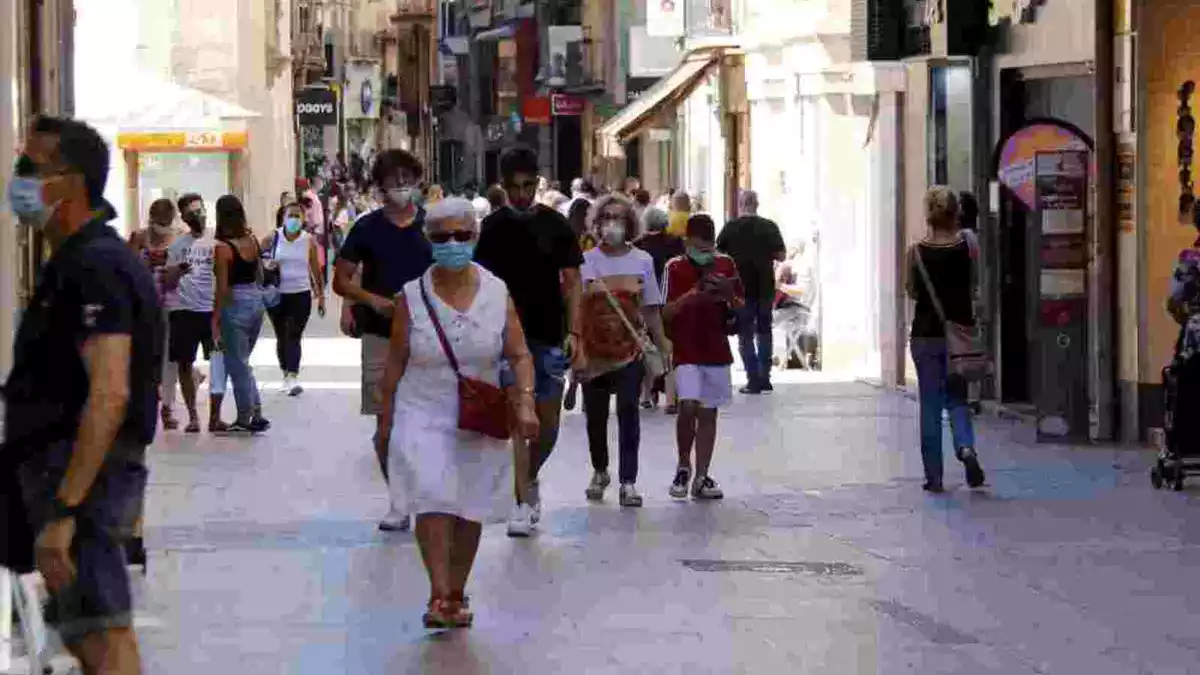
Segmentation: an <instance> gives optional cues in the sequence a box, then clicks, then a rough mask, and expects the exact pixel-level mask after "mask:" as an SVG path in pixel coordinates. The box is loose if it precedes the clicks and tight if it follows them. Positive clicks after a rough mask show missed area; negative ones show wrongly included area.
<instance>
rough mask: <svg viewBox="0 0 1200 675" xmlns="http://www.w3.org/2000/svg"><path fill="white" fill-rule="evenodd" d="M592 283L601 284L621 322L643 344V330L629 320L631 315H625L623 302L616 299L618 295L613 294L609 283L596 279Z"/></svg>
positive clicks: (605, 295)
mask: <svg viewBox="0 0 1200 675" xmlns="http://www.w3.org/2000/svg"><path fill="white" fill-rule="evenodd" d="M592 283H594V284H599V285H600V290H601V291H603V292H604V297H605V298H607V299H608V304H609V305H610V306H612V308H613V310H614V311H616V313H617V316H618V317H620V319H621V323H623V324H625V330H627V331H629V334H630V335H632V336H633V339H634V340H635V341H636V342H637V343H638V344H639V345H640V344H643V343H644V342H645V339H644V338H643V337H642V334H641V332H639V331H638V329H637V328H635V327H634V325H633V322H632V321H630V320H629V317H627V316H625V310H624V309H623V308H622V307H621V303H620V302H619V301H618V300H617V299H616V297H614V296H613V294H612V291H610V290H608V285H607V284H605V283H604V280H603V279H594V280H592Z"/></svg>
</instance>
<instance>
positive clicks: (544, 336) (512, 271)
mask: <svg viewBox="0 0 1200 675" xmlns="http://www.w3.org/2000/svg"><path fill="white" fill-rule="evenodd" d="M500 176H501V180H502V181H503V183H504V190H505V191H506V192H507V193H508V206H507V207H504V208H501V209H497V210H496V211H495V212H494V213H492V214H491V215H490V216H488V217H487V218H485V219H484V221H483V225H482V226H481V228H480V232H479V243H478V244H477V245H476V247H475V260H476V262H478V263H479V264H480V265H483V266H484V267H486V268H487V269H488V270H490V271H491V272H492V273H493V274H495V275H496V276H498V277H500V279H502V280H503V281H504V283H505V284H507V285H508V292H509V294H510V295H511V296H512V299H513V304H514V305H516V307H517V314H518V315H519V316H520V317H521V325H522V327H524V329H525V338H526V340H527V341H528V343H529V351H530V352H531V353H532V354H533V361H534V368H535V371H536V380H535V384H534V396H535V397H536V399H537V411H538V419H539V421H540V422H541V426H540V432H539V438H537V439H536V440H534V441H531V442H530V443H529V444H528V446H527V447H523V448H519V450H520V451H519V452H518V453H517V457H518V464H517V472H518V475H517V485H516V489H515V492H516V507H515V509H514V510H513V514H512V517H511V518H510V519H509V522H508V534H509V536H513V537H526V536H529V535H530V534H531V532H532V531H533V527H534V525H535V524H536V523H537V521H538V520H539V519H540V518H541V495H540V491H539V489H538V473H539V471H540V470H541V468H542V465H543V464H545V462H546V460H547V459H548V458H549V457H550V452H551V451H552V450H553V449H554V444H555V443H556V442H557V440H558V422H559V414H560V411H561V410H562V397H563V388H564V381H565V377H566V372H567V365H568V363H567V359H568V356H569V357H570V358H571V359H572V360H573V361H574V363H573V364H572V365H573V366H575V367H576V369H579V367H581V365H582V359H583V354H582V352H581V351H580V349H579V347H578V344H577V341H576V335H577V333H576V331H574V330H570V331H568V326H571V325H573V323H572V322H573V321H575V320H576V319H577V318H578V309H579V302H580V296H581V294H582V290H581V289H582V286H581V283H580V276H579V268H580V266H581V265H583V253H582V252H581V251H580V250H579V240H578V239H577V238H576V237H575V233H574V232H573V231H572V230H571V226H570V225H569V224H567V220H566V218H563V217H562V215H561V214H559V213H558V212H556V211H555V210H554V209H551V208H549V207H547V206H544V205H541V204H538V203H537V191H538V185H539V180H538V159H537V155H535V154H534V153H533V151H532V150H530V149H528V148H522V147H519V148H515V149H513V150H510V151H509V152H508V153H506V154H505V155H504V156H503V157H502V158H501V159H500ZM564 348H565V349H564ZM514 442H516V443H522V442H523V441H519V440H518V441H514ZM526 463H527V464H528V467H527V468H526V467H525V466H524V465H525V464H526Z"/></svg>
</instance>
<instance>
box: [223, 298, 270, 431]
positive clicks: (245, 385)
mask: <svg viewBox="0 0 1200 675" xmlns="http://www.w3.org/2000/svg"><path fill="white" fill-rule="evenodd" d="M234 290H235V294H234V297H233V300H232V302H231V303H230V305H229V306H228V307H227V308H226V309H225V310H224V311H223V312H222V316H221V342H222V343H224V347H225V369H226V371H227V372H228V373H229V379H230V380H232V381H233V398H234V401H235V403H236V404H237V421H238V422H241V423H249V421H250V418H251V417H252V416H253V413H254V407H255V402H256V400H257V397H256V395H255V394H256V392H255V390H256V389H257V383H256V382H255V380H254V373H253V371H251V370H250V352H251V350H252V349H253V345H252V342H251V330H252V329H254V328H255V327H261V326H262V315H261V314H258V313H257V312H256V311H255V309H256V308H255V307H254V306H253V305H252V304H251V303H250V302H249V300H248V299H247V298H246V297H245V296H244V294H240V293H237V291H238V290H239V289H234ZM256 315H257V321H256V320H255V319H256Z"/></svg>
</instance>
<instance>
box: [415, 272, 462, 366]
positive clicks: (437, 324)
mask: <svg viewBox="0 0 1200 675" xmlns="http://www.w3.org/2000/svg"><path fill="white" fill-rule="evenodd" d="M419 283H420V285H421V301H422V302H424V303H425V311H426V312H427V313H428V314H429V320H430V321H431V322H432V323H433V330H434V332H436V333H437V336H438V342H440V343H442V351H443V352H445V353H446V359H447V360H448V361H450V367H451V368H453V369H454V374H455V375H457V376H458V377H460V378H461V377H462V372H461V371H459V369H458V359H457V358H455V356H454V348H453V347H451V346H450V340H448V339H446V331H445V330H443V329H442V322H441V321H439V320H438V315H437V312H436V311H434V309H433V303H432V302H430V301H429V291H428V290H427V289H426V288H425V277H424V276H422V277H421V281H420V282H419Z"/></svg>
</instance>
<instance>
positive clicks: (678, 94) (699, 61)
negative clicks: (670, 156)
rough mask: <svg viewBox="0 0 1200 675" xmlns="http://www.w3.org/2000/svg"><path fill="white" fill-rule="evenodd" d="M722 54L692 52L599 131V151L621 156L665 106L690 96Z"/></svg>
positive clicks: (609, 155) (607, 155) (608, 155)
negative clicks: (624, 145) (634, 138)
mask: <svg viewBox="0 0 1200 675" xmlns="http://www.w3.org/2000/svg"><path fill="white" fill-rule="evenodd" d="M718 59H719V54H718V53H717V52H713V51H704V52H697V53H693V54H689V55H688V57H687V58H685V59H684V60H683V62H682V63H680V64H679V65H678V66H677V67H676V68H675V70H674V71H672V72H671V74H670V75H667V76H666V77H664V78H662V79H661V80H659V81H658V82H657V83H655V85H654V86H653V87H650V89H648V90H647V91H646V93H644V94H642V95H641V96H640V97H639V98H638V99H637V100H636V101H634V102H632V103H630V104H629V105H627V106H625V107H624V108H622V109H621V111H620V112H618V113H617V114H616V115H614V116H613V117H612V118H611V119H609V120H608V121H606V122H605V123H604V124H602V125H601V126H600V128H599V129H598V130H597V131H596V133H597V134H599V136H600V141H601V143H600V152H601V154H602V155H603V156H605V157H620V156H621V149H620V146H621V145H622V144H623V143H625V142H627V141H628V140H629V139H630V137H632V136H635V135H637V133H638V132H639V131H641V130H642V128H643V127H644V126H645V125H646V123H647V122H649V121H650V119H651V118H653V117H654V114H655V113H657V112H659V111H660V110H662V108H663V106H664V105H666V106H674V105H676V104H677V103H678V102H679V101H680V100H682V99H685V98H687V97H688V96H689V95H691V93H692V92H693V91H695V89H696V87H697V86H698V85H699V84H700V81H701V80H703V79H704V77H705V76H706V75H707V74H708V72H709V70H710V69H712V68H713V67H714V66H716V65H717V61H718Z"/></svg>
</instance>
